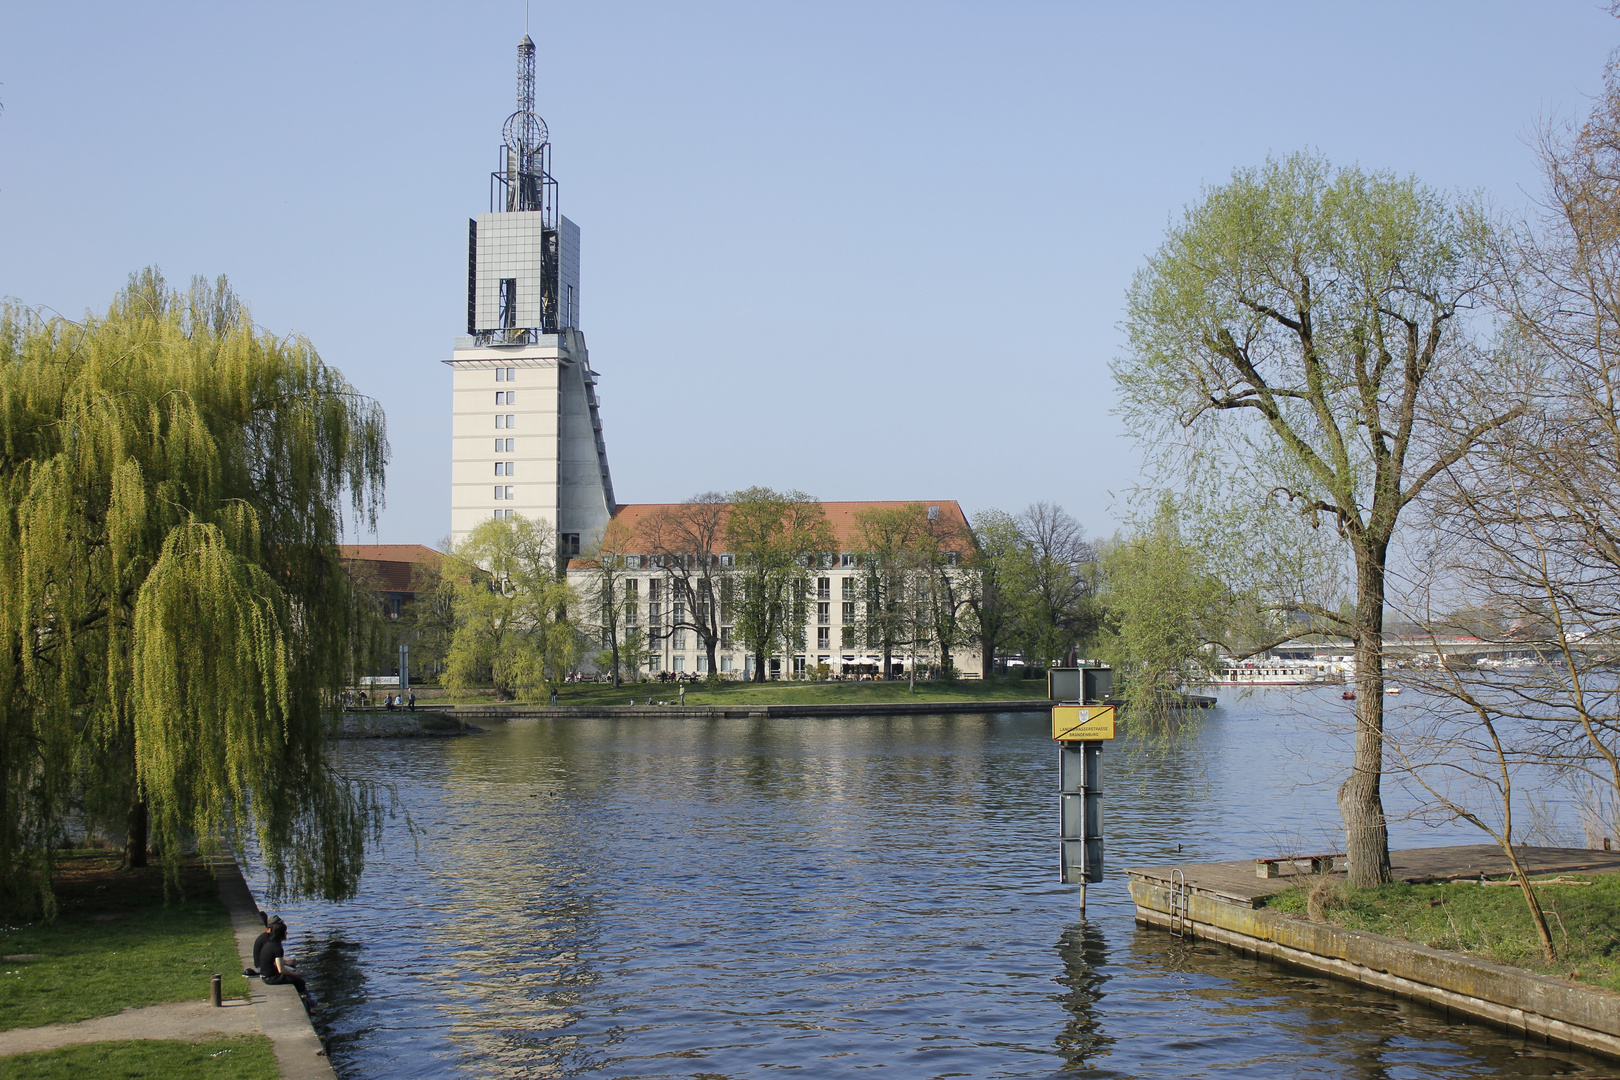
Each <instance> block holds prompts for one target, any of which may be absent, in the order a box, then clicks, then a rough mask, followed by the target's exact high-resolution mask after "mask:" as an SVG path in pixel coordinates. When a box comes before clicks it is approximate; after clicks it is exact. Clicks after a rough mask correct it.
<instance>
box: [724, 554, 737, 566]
mask: <svg viewBox="0 0 1620 1080" xmlns="http://www.w3.org/2000/svg"><path fill="white" fill-rule="evenodd" d="M720 565H721V566H736V565H737V556H735V555H722V556H720Z"/></svg>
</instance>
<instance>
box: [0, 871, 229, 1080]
mask: <svg viewBox="0 0 1620 1080" xmlns="http://www.w3.org/2000/svg"><path fill="white" fill-rule="evenodd" d="M118 863H119V858H118V856H117V855H116V854H113V853H108V852H100V851H94V852H92V851H75V852H63V853H62V855H61V861H60V863H59V865H58V868H57V872H56V874H55V876H54V877H53V879H52V882H53V885H54V887H55V890H56V897H57V907H58V914H57V917H56V919H55V921H53V922H43V921H42V922H35V923H29V924H26V925H24V926H18V927H5V928H3V929H0V956H3V957H4V965H3V967H0V1029H9V1028H17V1027H37V1026H39V1025H41V1024H67V1023H73V1022H75V1021H78V1020H88V1019H89V1018H91V1017H93V1016H110V1015H112V1014H114V1013H117V1012H121V1011H122V1010H124V1009H126V1008H130V1007H136V1008H139V1007H141V1006H145V1005H158V1004H161V1003H163V1002H166V1001H186V1000H201V999H203V998H206V997H207V996H208V980H209V976H211V975H212V974H214V973H215V972H218V973H220V974H221V975H223V976H225V986H224V989H225V996H227V997H246V996H247V991H248V988H247V980H246V979H244V978H243V977H242V961H241V958H240V957H239V956H238V955H237V952H236V939H235V937H234V936H232V933H231V922H230V915H229V913H228V912H227V911H226V910H225V905H223V904H221V903H220V901H219V893H218V889H217V887H216V885H215V883H214V878H213V875H212V874H210V873H209V871H208V868H207V867H206V866H203V865H201V864H200V863H198V862H191V863H188V864H187V865H186V867H185V868H184V870H183V871H182V874H181V893H180V895H175V894H174V893H173V892H172V891H171V894H170V896H169V898H168V902H167V903H165V902H164V896H163V871H162V869H161V868H159V867H156V866H152V867H146V868H143V869H140V870H121V869H119V866H118ZM8 1067H9V1066H8Z"/></svg>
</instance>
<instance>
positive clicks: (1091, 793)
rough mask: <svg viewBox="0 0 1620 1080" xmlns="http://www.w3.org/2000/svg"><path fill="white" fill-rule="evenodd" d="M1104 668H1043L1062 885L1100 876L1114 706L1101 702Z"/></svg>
mask: <svg viewBox="0 0 1620 1080" xmlns="http://www.w3.org/2000/svg"><path fill="white" fill-rule="evenodd" d="M1113 680H1114V673H1113V671H1112V670H1111V669H1109V668H1104V667H1095V668H1054V669H1052V670H1051V671H1049V672H1047V675H1046V687H1047V697H1048V698H1050V699H1051V700H1052V701H1053V702H1055V704H1054V705H1053V706H1052V739H1053V740H1054V741H1055V742H1056V743H1057V744H1058V804H1059V818H1058V820H1059V829H1058V837H1059V839H1058V872H1059V875H1060V879H1061V880H1062V881H1063V883H1064V884H1065V885H1079V886H1080V910H1081V912H1084V911H1085V910H1086V884H1087V883H1088V882H1093V881H1101V880H1102V875H1103V830H1102V748H1103V743H1104V742H1107V741H1108V740H1110V739H1112V738H1113V737H1114V727H1115V720H1116V718H1117V710H1116V709H1115V707H1114V706H1112V705H1108V704H1105V703H1104V701H1105V699H1106V698H1107V697H1108V695H1109V692H1110V691H1111V690H1112V689H1113Z"/></svg>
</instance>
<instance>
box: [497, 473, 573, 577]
mask: <svg viewBox="0 0 1620 1080" xmlns="http://www.w3.org/2000/svg"><path fill="white" fill-rule="evenodd" d="M506 471H507V473H508V474H510V473H511V472H512V463H511V462H510V461H508V462H507V463H506ZM562 553H563V554H564V555H566V556H567V557H568V558H570V559H577V558H579V533H563V535H562Z"/></svg>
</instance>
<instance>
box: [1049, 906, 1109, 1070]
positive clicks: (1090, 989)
mask: <svg viewBox="0 0 1620 1080" xmlns="http://www.w3.org/2000/svg"><path fill="white" fill-rule="evenodd" d="M1106 944H1107V943H1106V941H1105V939H1104V938H1103V932H1102V929H1101V928H1100V927H1098V926H1097V925H1096V924H1095V923H1089V922H1081V923H1076V924H1074V925H1072V926H1070V927H1069V928H1068V929H1067V930H1065V931H1063V934H1062V935H1061V936H1060V937H1059V938H1058V942H1057V946H1056V948H1057V953H1058V957H1059V958H1060V959H1061V960H1062V961H1063V974H1062V975H1060V976H1058V977H1057V978H1056V979H1054V980H1053V981H1054V982H1056V983H1057V984H1058V985H1059V986H1062V987H1064V988H1065V991H1066V992H1065V993H1063V994H1062V995H1061V996H1059V998H1058V1002H1059V1003H1060V1004H1061V1005H1062V1006H1063V1009H1064V1011H1065V1012H1067V1013H1068V1014H1069V1020H1068V1022H1067V1023H1065V1024H1064V1025H1063V1030H1061V1031H1060V1032H1058V1035H1057V1040H1056V1041H1057V1052H1058V1053H1059V1054H1061V1055H1063V1057H1064V1059H1065V1060H1066V1061H1068V1062H1069V1063H1070V1065H1071V1066H1074V1065H1086V1064H1087V1063H1088V1062H1094V1061H1095V1059H1096V1058H1098V1057H1099V1056H1101V1055H1102V1054H1104V1053H1106V1052H1107V1051H1108V1048H1109V1047H1111V1046H1113V1045H1114V1043H1115V1041H1116V1040H1115V1039H1114V1037H1113V1036H1111V1035H1108V1034H1105V1033H1104V1031H1103V1023H1102V1018H1101V1016H1099V1015H1098V1009H1097V1005H1098V1003H1099V1002H1101V1001H1102V998H1103V984H1104V983H1106V982H1107V981H1108V976H1107V975H1105V974H1103V966H1104V965H1105V964H1107V963H1108V954H1107V950H1106V948H1105V946H1106Z"/></svg>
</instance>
